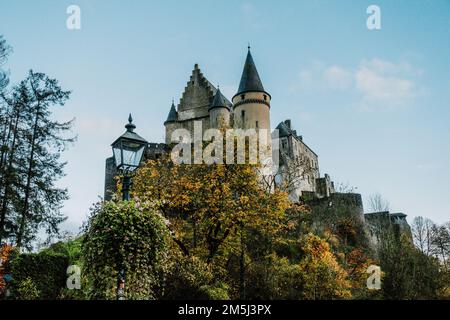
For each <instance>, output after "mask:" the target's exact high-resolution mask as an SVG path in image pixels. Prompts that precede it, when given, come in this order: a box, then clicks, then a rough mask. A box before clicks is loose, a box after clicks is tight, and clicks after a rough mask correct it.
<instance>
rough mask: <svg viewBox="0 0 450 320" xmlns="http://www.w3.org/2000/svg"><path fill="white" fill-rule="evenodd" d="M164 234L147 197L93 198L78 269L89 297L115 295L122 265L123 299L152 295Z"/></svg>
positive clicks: (160, 268)
mask: <svg viewBox="0 0 450 320" xmlns="http://www.w3.org/2000/svg"><path fill="white" fill-rule="evenodd" d="M168 236H169V235H168V229H167V226H166V225H165V221H164V218H163V217H162V216H161V215H160V214H159V213H158V212H157V211H155V210H154V209H153V208H152V206H151V205H150V204H148V203H140V202H138V201H134V200H132V201H121V202H117V203H116V202H112V201H108V202H102V203H98V204H97V205H96V206H95V207H94V208H93V211H92V216H91V218H90V219H89V222H88V224H87V225H86V234H85V235H84V239H83V245H82V259H83V269H82V273H83V275H86V278H87V281H88V285H89V288H88V296H89V298H91V299H115V298H116V285H117V275H118V272H119V270H120V269H122V268H123V270H125V277H126V283H125V296H126V299H155V298H158V297H159V295H160V290H161V289H160V286H161V282H162V281H161V278H162V276H163V275H164V268H165V265H166V263H165V261H166V257H167V254H168V249H167V237H168Z"/></svg>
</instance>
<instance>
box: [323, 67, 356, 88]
mask: <svg viewBox="0 0 450 320" xmlns="http://www.w3.org/2000/svg"><path fill="white" fill-rule="evenodd" d="M324 77H325V80H326V81H327V83H328V85H329V86H330V88H332V89H334V90H346V89H349V88H351V87H352V85H353V74H352V73H351V72H350V71H348V70H346V69H344V68H342V67H340V66H331V67H329V68H326V69H325V71H324Z"/></svg>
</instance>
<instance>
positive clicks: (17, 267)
mask: <svg viewBox="0 0 450 320" xmlns="http://www.w3.org/2000/svg"><path fill="white" fill-rule="evenodd" d="M68 265H69V259H68V258H67V257H66V256H64V255H60V254H48V253H44V252H43V253H30V254H20V255H18V256H17V257H16V258H15V259H14V260H12V262H11V271H12V276H13V280H12V283H11V286H12V288H11V289H12V290H11V291H12V295H13V298H16V299H49V300H51V299H56V298H57V297H58V295H59V292H60V291H61V289H62V288H64V287H65V285H66V279H67V276H66V270H67V267H68Z"/></svg>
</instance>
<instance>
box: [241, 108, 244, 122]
mask: <svg viewBox="0 0 450 320" xmlns="http://www.w3.org/2000/svg"><path fill="white" fill-rule="evenodd" d="M241 119H242V123H244V122H245V110H242V111H241Z"/></svg>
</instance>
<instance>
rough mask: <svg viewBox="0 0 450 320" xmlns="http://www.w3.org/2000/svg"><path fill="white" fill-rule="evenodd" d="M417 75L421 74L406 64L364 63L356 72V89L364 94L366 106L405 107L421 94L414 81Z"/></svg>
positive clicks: (374, 60)
mask: <svg viewBox="0 0 450 320" xmlns="http://www.w3.org/2000/svg"><path fill="white" fill-rule="evenodd" d="M416 74H420V72H419V71H416V70H415V69H413V68H412V67H411V66H410V65H408V64H406V63H399V64H394V63H392V62H389V61H383V60H379V59H373V60H370V61H363V62H362V63H361V64H360V65H359V67H358V69H357V70H356V72H355V79H356V89H358V90H359V91H360V92H361V93H362V94H363V100H364V103H365V104H378V103H384V104H388V105H390V106H398V105H404V104H406V103H408V102H411V101H412V99H413V98H415V97H416V95H417V94H418V92H419V88H418V85H417V84H416V83H415V82H414V80H413V78H414V76H415V75H416Z"/></svg>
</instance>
